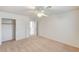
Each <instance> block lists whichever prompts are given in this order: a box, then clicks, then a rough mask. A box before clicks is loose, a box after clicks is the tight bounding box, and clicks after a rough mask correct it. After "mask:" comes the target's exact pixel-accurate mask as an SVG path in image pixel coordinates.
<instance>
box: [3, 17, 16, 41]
mask: <svg viewBox="0 0 79 59" xmlns="http://www.w3.org/2000/svg"><path fill="white" fill-rule="evenodd" d="M15 30H16V21H15V19H8V18H2V42H4V41H9V40H15V38H16V37H15V36H16V35H15V34H16V31H15Z"/></svg>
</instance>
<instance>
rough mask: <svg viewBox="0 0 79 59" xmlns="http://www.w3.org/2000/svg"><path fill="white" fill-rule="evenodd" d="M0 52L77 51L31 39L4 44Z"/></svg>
mask: <svg viewBox="0 0 79 59" xmlns="http://www.w3.org/2000/svg"><path fill="white" fill-rule="evenodd" d="M0 51H1V52H72V51H74V52H75V51H79V49H78V48H75V47H71V46H68V45H65V44H62V43H59V42H56V41H53V40H50V39H46V38H43V37H31V38H28V39H23V40H18V41H8V42H4V43H3V44H2V45H1V46H0Z"/></svg>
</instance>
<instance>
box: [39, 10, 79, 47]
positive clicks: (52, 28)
mask: <svg viewBox="0 0 79 59" xmlns="http://www.w3.org/2000/svg"><path fill="white" fill-rule="evenodd" d="M39 35H40V36H44V37H47V38H50V39H53V40H56V41H59V42H62V43H65V44H68V45H72V46H75V47H79V10H74V11H70V12H69V11H68V12H65V13H62V14H58V15H56V14H55V15H54V14H53V15H52V16H49V17H45V18H42V19H40V21H39Z"/></svg>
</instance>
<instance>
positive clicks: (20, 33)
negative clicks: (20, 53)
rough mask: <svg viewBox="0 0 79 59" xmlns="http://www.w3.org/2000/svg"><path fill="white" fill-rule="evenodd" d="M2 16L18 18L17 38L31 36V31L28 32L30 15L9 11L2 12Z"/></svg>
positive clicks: (0, 13)
mask: <svg viewBox="0 0 79 59" xmlns="http://www.w3.org/2000/svg"><path fill="white" fill-rule="evenodd" d="M0 17H1V18H11V19H16V40H19V39H24V38H26V37H28V36H29V32H28V30H29V28H28V22H29V17H28V16H23V15H17V14H12V13H7V12H0Z"/></svg>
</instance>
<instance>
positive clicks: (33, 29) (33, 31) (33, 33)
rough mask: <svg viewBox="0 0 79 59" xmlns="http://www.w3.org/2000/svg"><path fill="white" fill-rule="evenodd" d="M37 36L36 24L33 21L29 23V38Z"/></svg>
mask: <svg viewBox="0 0 79 59" xmlns="http://www.w3.org/2000/svg"><path fill="white" fill-rule="evenodd" d="M36 35H37V22H36V21H35V20H31V21H30V36H36Z"/></svg>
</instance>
